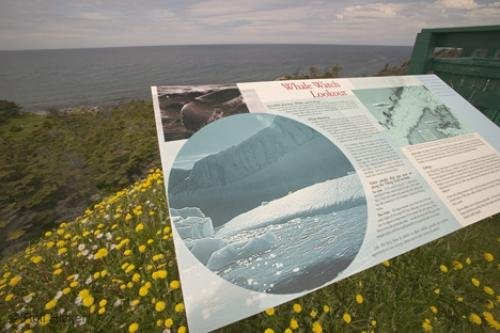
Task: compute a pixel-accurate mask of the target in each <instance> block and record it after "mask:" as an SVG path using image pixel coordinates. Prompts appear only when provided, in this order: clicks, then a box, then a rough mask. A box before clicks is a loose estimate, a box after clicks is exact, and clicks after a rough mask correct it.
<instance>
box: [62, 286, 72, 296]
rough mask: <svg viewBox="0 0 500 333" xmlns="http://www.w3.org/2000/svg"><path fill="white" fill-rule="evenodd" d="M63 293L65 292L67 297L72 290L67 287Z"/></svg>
mask: <svg viewBox="0 0 500 333" xmlns="http://www.w3.org/2000/svg"><path fill="white" fill-rule="evenodd" d="M62 292H63V294H64V295H67V294H69V293H70V292H71V288H69V287H66V288H64V289H63V290H62Z"/></svg>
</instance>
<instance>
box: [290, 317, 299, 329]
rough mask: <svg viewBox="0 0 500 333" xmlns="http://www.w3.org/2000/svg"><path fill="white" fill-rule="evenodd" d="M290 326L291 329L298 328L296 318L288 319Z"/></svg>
mask: <svg viewBox="0 0 500 333" xmlns="http://www.w3.org/2000/svg"><path fill="white" fill-rule="evenodd" d="M290 328H291V329H292V330H296V329H298V328H299V322H298V321H297V319H295V318H292V319H290Z"/></svg>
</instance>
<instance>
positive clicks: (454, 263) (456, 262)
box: [451, 260, 464, 271]
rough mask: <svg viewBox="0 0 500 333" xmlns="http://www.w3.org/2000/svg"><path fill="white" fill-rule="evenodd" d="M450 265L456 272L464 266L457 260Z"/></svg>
mask: <svg viewBox="0 0 500 333" xmlns="http://www.w3.org/2000/svg"><path fill="white" fill-rule="evenodd" d="M451 264H452V265H453V269H454V270H456V271H459V270H461V269H462V268H464V265H462V263H461V262H460V261H458V260H453V261H452V263H451Z"/></svg>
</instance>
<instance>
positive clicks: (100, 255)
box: [94, 247, 108, 259]
mask: <svg viewBox="0 0 500 333" xmlns="http://www.w3.org/2000/svg"><path fill="white" fill-rule="evenodd" d="M107 255H108V249H106V248H105V247H101V248H100V249H99V250H97V252H96V254H95V255H94V259H101V258H104V257H106V256H107Z"/></svg>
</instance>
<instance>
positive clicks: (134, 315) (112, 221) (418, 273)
mask: <svg viewBox="0 0 500 333" xmlns="http://www.w3.org/2000/svg"><path fill="white" fill-rule="evenodd" d="M166 212H167V206H166V203H165V193H164V186H163V182H162V177H161V172H160V170H155V171H153V172H152V173H150V174H149V176H148V177H147V178H145V179H144V180H142V181H139V182H137V183H136V184H134V185H133V186H130V187H129V188H127V189H125V190H123V191H119V192H117V193H115V194H114V195H112V196H109V197H107V198H105V199H104V200H103V201H102V202H100V203H98V204H96V205H94V206H93V207H92V209H87V210H86V211H85V213H84V214H82V216H80V217H78V218H76V219H75V220H74V221H72V222H68V223H63V224H60V225H58V226H57V228H54V229H53V230H51V231H48V232H46V233H45V235H44V237H43V238H42V239H41V240H40V241H38V242H36V243H34V244H33V245H31V246H29V247H28V248H26V249H25V250H24V251H22V252H19V253H18V254H16V255H13V256H11V257H10V258H8V259H7V258H6V259H4V260H3V262H1V264H0V327H8V329H7V330H6V331H8V332H14V331H16V330H17V331H20V332H26V331H28V330H29V329H31V330H33V331H36V332H89V331H101V332H127V331H128V332H135V331H136V330H137V332H165V330H166V329H170V331H171V332H178V333H185V332H187V330H186V318H185V314H184V304H183V301H182V295H181V292H180V289H179V286H180V283H179V277H178V272H177V267H176V266H177V265H176V262H175V255H174V247H173V242H172V229H171V226H170V221H169V220H168V218H167V214H166ZM499 220H500V216H497V217H495V218H490V219H488V220H487V221H483V222H482V223H479V224H476V225H473V226H471V227H468V228H466V229H463V230H461V231H459V232H456V233H454V234H452V235H450V236H448V237H445V238H441V239H439V240H436V241H434V242H432V243H429V244H427V245H425V246H423V247H421V248H419V249H416V250H414V251H412V252H410V253H407V254H405V255H402V256H399V257H398V258H396V259H393V260H391V261H387V262H384V263H383V264H380V265H378V266H376V267H373V268H371V269H369V270H366V271H364V272H361V273H359V274H356V275H355V276H353V277H351V278H348V279H345V280H343V281H340V282H339V283H336V284H333V285H330V286H328V287H326V288H323V289H321V290H318V291H316V292H314V293H311V294H309V295H307V296H304V297H301V298H299V299H297V300H294V301H292V302H290V303H287V304H283V305H281V306H279V307H276V308H273V309H268V310H266V311H265V312H263V313H260V314H258V315H256V316H253V317H251V318H248V319H244V320H241V321H239V322H237V323H234V324H232V325H229V326H227V327H225V328H223V329H220V330H217V332H220V333H225V332H227V333H229V332H262V333H272V332H276V333H278V332H287V333H290V332H311V331H312V332H314V333H321V332H422V331H424V332H430V331H433V332H458V333H460V332H464V333H469V332H488V331H493V330H500V323H499V322H498V319H499V316H500V310H499V309H500V306H499V303H500V296H499V295H498V294H497V291H498V290H499V289H500V276H499V275H500V274H499V266H498V265H499V263H498V259H497V258H498V257H499V256H500V253H499V243H500V237H499V236H500V234H499V233H498V231H499V230H498V223H499V222H500V221H499ZM28 332H29V331H28ZM167 332H168V331H167Z"/></svg>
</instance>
